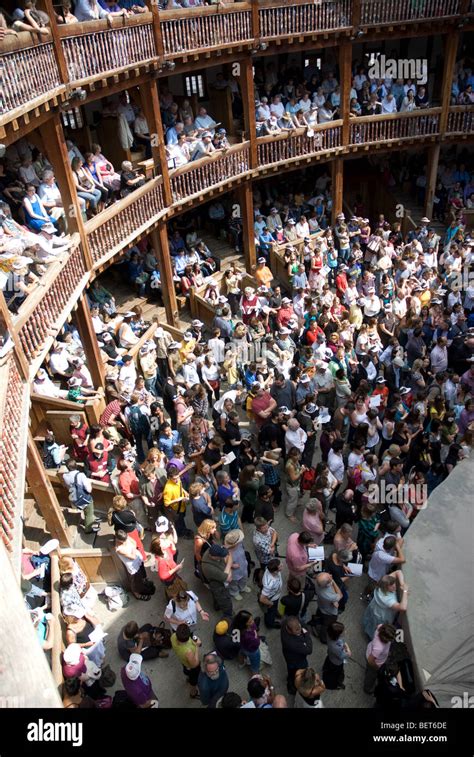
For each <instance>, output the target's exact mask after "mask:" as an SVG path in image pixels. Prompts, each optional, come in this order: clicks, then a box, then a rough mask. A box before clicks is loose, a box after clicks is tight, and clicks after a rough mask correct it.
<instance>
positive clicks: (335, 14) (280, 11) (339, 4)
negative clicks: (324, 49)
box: [258, 0, 352, 44]
mask: <svg viewBox="0 0 474 757" xmlns="http://www.w3.org/2000/svg"><path fill="white" fill-rule="evenodd" d="M258 13H259V21H260V40H261V41H265V42H266V41H267V40H276V41H277V44H278V40H282V39H283V40H285V39H286V38H288V37H304V36H306V35H309V34H311V35H314V34H319V33H321V32H327V31H334V30H336V29H337V30H343V29H349V28H351V26H352V0H314V1H313V2H312V3H308V2H302V1H301V0H296V2H292V3H285V2H274V1H273V0H270V1H269V2H267V0H264V2H263V3H260V4H259V12H258Z"/></svg>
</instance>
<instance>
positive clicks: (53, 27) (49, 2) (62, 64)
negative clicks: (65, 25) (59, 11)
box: [44, 0, 69, 84]
mask: <svg viewBox="0 0 474 757" xmlns="http://www.w3.org/2000/svg"><path fill="white" fill-rule="evenodd" d="M44 4H45V6H46V7H45V10H46V13H47V14H48V16H49V20H50V24H49V28H50V31H51V36H52V38H53V52H54V57H55V59H56V64H57V66H58V70H59V78H60V80H61V81H62V83H63V84H68V83H69V71H68V67H67V63H66V57H65V55H64V50H63V46H62V44H61V37H60V36H59V31H58V26H57V24H56V14H55V10H54V7H53V0H44Z"/></svg>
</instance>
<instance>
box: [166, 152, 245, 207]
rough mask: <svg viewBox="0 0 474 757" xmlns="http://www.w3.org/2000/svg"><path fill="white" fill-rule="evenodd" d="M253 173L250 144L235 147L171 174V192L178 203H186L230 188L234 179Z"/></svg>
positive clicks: (189, 164) (194, 162)
mask: <svg viewBox="0 0 474 757" xmlns="http://www.w3.org/2000/svg"><path fill="white" fill-rule="evenodd" d="M248 171H249V143H248V142H243V143H242V144H240V145H233V146H232V147H231V148H230V149H229V150H227V151H225V152H224V153H222V152H220V153H219V154H218V155H216V157H211V158H201V159H200V160H196V161H193V162H192V163H188V164H187V165H186V166H183V167H182V168H177V169H176V170H175V171H172V172H171V174H170V177H171V191H172V194H173V201H174V202H175V203H180V202H184V201H185V200H188V199H189V198H191V197H193V196H195V195H203V194H205V192H206V190H209V189H213V188H216V187H218V186H219V185H221V184H226V183H227V182H228V181H229V180H230V179H231V178H233V177H238V176H241V175H245V174H246V173H247V172H248Z"/></svg>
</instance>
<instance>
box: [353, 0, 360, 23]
mask: <svg viewBox="0 0 474 757" xmlns="http://www.w3.org/2000/svg"><path fill="white" fill-rule="evenodd" d="M360 4H361V0H352V28H353V29H354V31H356V30H357V29H358V28H359V26H360Z"/></svg>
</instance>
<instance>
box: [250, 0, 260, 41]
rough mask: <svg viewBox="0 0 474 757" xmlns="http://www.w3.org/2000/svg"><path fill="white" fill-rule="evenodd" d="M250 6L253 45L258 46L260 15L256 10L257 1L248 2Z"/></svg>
mask: <svg viewBox="0 0 474 757" xmlns="http://www.w3.org/2000/svg"><path fill="white" fill-rule="evenodd" d="M250 2H251V4H252V11H251V13H252V21H251V29H252V37H253V39H254V44H255V45H258V43H259V41H260V14H259V10H258V6H259V0H250Z"/></svg>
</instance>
